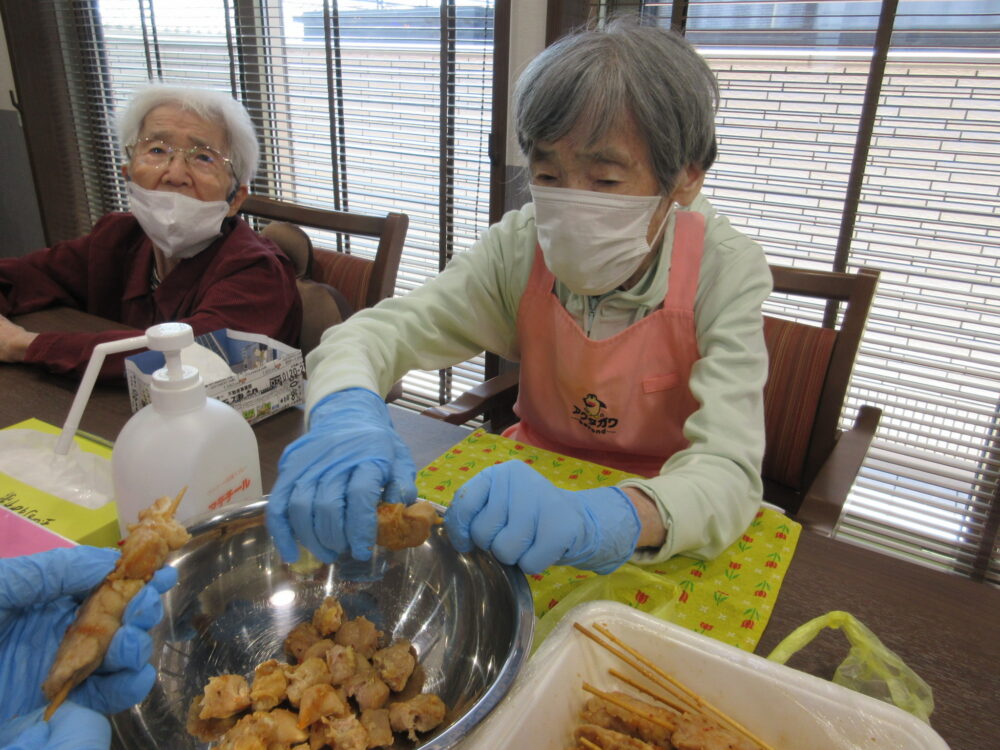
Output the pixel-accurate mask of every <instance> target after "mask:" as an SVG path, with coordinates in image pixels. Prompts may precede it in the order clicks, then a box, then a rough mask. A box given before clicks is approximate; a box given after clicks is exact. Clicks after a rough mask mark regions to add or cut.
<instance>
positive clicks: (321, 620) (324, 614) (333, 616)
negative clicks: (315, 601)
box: [312, 596, 344, 637]
mask: <svg viewBox="0 0 1000 750" xmlns="http://www.w3.org/2000/svg"><path fill="white" fill-rule="evenodd" d="M343 622H344V608H343V607H342V606H340V602H339V601H337V598H336V597H334V596H328V597H326V599H324V600H323V603H322V604H321V605H319V609H317V610H316V611H315V612H313V618H312V624H313V627H314V628H316V632H318V633H319V634H320V635H321V636H323V637H326V636H328V635H330V634H331V633H336V632H337V631H338V630H340V625H341V623H343Z"/></svg>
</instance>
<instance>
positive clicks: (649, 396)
mask: <svg viewBox="0 0 1000 750" xmlns="http://www.w3.org/2000/svg"><path fill="white" fill-rule="evenodd" d="M717 102H718V88H717V83H716V80H715V77H714V76H713V74H712V73H711V71H710V70H709V68H708V66H707V65H706V64H705V62H704V60H703V59H702V58H701V57H700V56H699V55H698V54H697V53H696V52H695V50H694V49H693V48H692V47H691V46H690V45H689V44H688V43H687V42H686V41H685V40H684V39H683V37H681V36H679V35H677V34H675V33H673V32H670V31H667V30H665V29H661V28H656V27H652V26H643V25H641V24H638V23H635V22H634V21H633V20H631V19H619V21H617V22H615V23H612V24H610V25H608V26H607V27H606V28H604V29H601V30H589V31H584V32H581V33H579V34H575V35H573V36H570V37H567V38H565V39H563V40H561V41H559V42H557V43H556V44H554V45H553V46H551V47H549V48H548V49H546V50H545V51H544V52H543V53H542V54H541V55H540V56H539V57H537V58H536V59H535V60H534V61H533V62H532V63H531V64H530V65H529V66H528V67H527V69H526V70H525V71H524V73H523V74H522V76H521V77H520V80H519V82H518V85H517V89H516V94H515V113H516V114H515V125H516V128H517V136H518V139H519V142H520V145H521V148H522V150H523V151H524V154H525V156H526V157H527V159H528V171H529V174H530V190H531V195H532V202H531V203H529V204H528V205H526V206H525V207H524V208H522V209H520V210H517V211H512V212H510V213H508V214H507V215H506V216H504V217H503V218H502V219H501V220H500V221H499V222H498V223H497V224H495V225H494V226H492V227H490V228H489V229H488V230H487V231H486V232H485V233H484V235H483V236H482V237H481V238H480V239H479V241H478V242H477V243H476V244H475V246H473V247H472V249H471V250H470V251H469V252H467V253H460V254H457V255H456V256H455V258H454V259H453V260H452V261H451V263H450V264H449V265H448V267H447V268H446V269H445V271H444V272H443V273H442V274H441V275H440V276H438V277H437V278H435V279H433V280H432V281H430V282H428V283H427V284H425V285H424V286H423V287H421V288H419V289H416V290H414V291H413V292H411V293H410V294H409V295H407V296H406V297H402V298H397V299H392V300H386V301H384V302H382V303H381V304H379V305H378V306H376V307H375V308H374V309H371V310H366V311H363V312H361V313H358V314H357V315H355V316H354V317H352V318H351V319H350V320H349V321H347V322H346V323H345V324H342V325H339V326H337V327H336V328H335V329H332V330H330V331H329V332H328V333H327V334H326V335H325V336H324V338H323V342H322V343H321V344H320V346H319V347H318V348H317V349H316V350H314V351H313V352H312V353H311V354H310V356H309V359H308V363H307V365H308V369H309V381H310V382H309V388H308V394H307V408H308V409H309V431H308V433H307V434H306V435H304V436H303V437H302V438H300V439H299V440H298V441H296V442H295V443H293V444H292V445H291V446H289V448H288V449H286V451H285V453H284V455H283V456H282V459H281V462H280V474H279V478H278V481H277V483H276V485H275V487H274V489H273V490H272V493H271V498H270V503H269V508H268V525H269V528H270V531H271V533H272V535H273V536H274V538H275V540H276V542H277V544H278V547H279V549H280V551H281V553H282V555H283V556H284V557H285V558H286V559H294V558H295V557H296V556H297V551H296V545H295V540H296V539H297V540H298V541H300V542H301V543H303V544H304V545H305V546H306V547H307V548H309V549H310V550H311V551H312V552H314V553H315V554H316V555H317V556H318V557H320V558H321V559H324V560H327V561H329V560H332V559H335V558H336V557H337V556H338V555H341V554H345V553H349V554H351V555H353V556H354V557H356V558H360V559H367V558H368V556H370V554H371V552H370V548H371V546H372V545H373V543H374V541H375V505H376V503H377V502H378V501H379V500H380V499H382V498H386V499H390V500H393V499H394V500H403V501H406V500H408V499H410V498H412V497H413V496H414V494H415V487H414V470H413V463H412V461H411V460H410V459H409V456H408V454H407V452H406V448H405V447H404V446H403V444H402V442H401V441H400V440H399V439H398V436H397V435H395V433H394V432H393V428H392V425H391V423H390V421H389V419H388V416H387V414H386V410H385V406H384V404H383V403H382V394H385V393H386V391H387V390H388V388H389V387H390V386H391V384H392V383H394V382H395V381H396V380H397V379H398V378H399V377H400V376H401V375H402V374H403V373H405V372H406V371H407V370H409V369H413V368H420V369H425V370H433V369H435V368H439V367H445V366H447V365H451V364H455V363H457V362H460V361H462V360H464V359H466V358H468V357H471V356H474V355H476V354H478V353H479V352H481V351H483V350H484V349H485V350H488V351H492V352H496V353H498V354H500V355H502V356H504V357H506V358H508V359H511V360H517V361H520V376H519V377H520V383H519V395H518V401H517V405H516V406H515V412H516V413H517V415H518V417H519V418H520V422H518V423H517V424H516V425H514V426H513V427H511V428H510V429H509V430H508V431H507V433H505V434H507V435H508V436H509V437H512V438H515V439H516V440H518V441H522V442H524V443H528V444H531V445H534V446H538V447H540V448H543V449H548V450H552V451H556V452H558V453H561V454H564V455H568V456H573V457H577V458H582V459H586V460H590V461H594V462H596V463H599V464H603V465H606V466H611V467H615V468H618V469H622V470H625V471H628V472H631V473H633V474H636V475H638V477H637V478H634V479H628V480H626V481H623V482H621V483H619V484H618V486H614V487H603V488H600V489H590V490H580V491H568V490H564V489H560V488H557V487H555V486H554V485H553V484H552V483H551V482H549V481H548V480H547V479H546V478H545V477H543V476H542V475H541V474H540V473H538V472H537V471H535V469H533V468H532V467H531V466H529V465H527V464H526V463H523V462H521V461H516V460H515V461H507V462H505V463H500V464H497V465H494V466H489V467H487V468H485V469H484V470H483V471H481V472H480V473H479V474H477V475H476V476H475V477H473V478H472V479H470V480H469V481H468V482H467V483H466V484H465V485H464V486H462V487H461V488H460V489H459V490H458V491H457V492H456V493H455V496H454V499H453V501H452V503H451V506H450V508H449V509H448V512H447V514H446V515H445V525H446V527H447V530H448V535H449V538H450V539H451V541H452V542H453V543H454V544H455V546H456V547H458V548H459V549H461V550H467V549H471V548H472V546H473V545H475V546H478V547H480V548H483V549H486V550H489V551H491V552H492V553H493V554H494V555H495V556H496V557H497V558H498V559H500V560H501V561H502V562H504V563H508V564H516V565H519V566H520V567H521V568H522V569H523V570H524V571H525V572H528V573H537V572H539V571H541V570H543V569H545V568H547V567H548V566H550V565H553V564H562V565H573V566H576V567H579V568H585V569H590V570H595V571H598V572H601V573H607V572H610V571H612V570H614V569H615V568H617V567H618V566H619V565H621V564H622V563H624V562H626V561H628V560H634V561H636V562H656V561H660V560H664V559H666V558H668V557H670V556H672V555H675V554H678V553H686V554H690V555H695V556H699V557H703V558H710V557H713V556H715V555H717V554H719V553H720V552H721V551H722V550H724V549H725V548H726V546H727V545H729V544H730V543H732V542H733V541H734V540H735V539H736V538H738V536H739V534H740V533H741V532H742V531H743V530H744V529H745V528H746V526H747V525H748V524H749V523H750V521H751V520H752V519H753V517H754V513H755V512H756V510H757V508H758V507H759V504H760V500H761V480H760V464H761V458H762V455H763V449H764V423H763V387H764V381H765V378H766V372H767V353H766V349H765V346H764V337H763V319H762V314H761V304H762V302H763V300H764V299H765V298H766V297H767V296H768V294H769V293H770V291H771V275H770V272H769V269H768V266H767V262H766V260H765V257H764V253H763V251H762V250H761V248H760V247H759V246H758V245H757V244H756V243H755V242H753V241H752V240H750V239H748V238H746V237H745V236H743V235H742V234H740V233H739V232H737V231H736V230H735V229H733V228H732V227H731V226H730V224H729V222H728V221H727V220H726V219H725V218H724V217H722V216H720V215H719V214H718V213H716V211H715V210H714V209H713V207H712V206H711V204H710V203H709V202H708V200H706V199H705V198H704V197H703V196H702V195H701V187H702V183H703V181H704V179H705V173H706V171H707V170H708V169H709V167H711V166H712V163H713V160H714V159H715V155H716V138H715V127H714V117H715V111H716V108H717Z"/></svg>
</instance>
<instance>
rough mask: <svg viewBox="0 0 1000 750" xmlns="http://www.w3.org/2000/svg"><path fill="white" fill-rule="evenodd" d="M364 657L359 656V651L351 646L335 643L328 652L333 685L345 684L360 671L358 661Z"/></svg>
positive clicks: (327, 662)
mask: <svg viewBox="0 0 1000 750" xmlns="http://www.w3.org/2000/svg"><path fill="white" fill-rule="evenodd" d="M359 659H360V660H364V657H363V656H361V657H359V656H358V652H357V651H355V650H354V648H353V647H351V646H341V645H340V644H339V643H337V644H334V646H333V648H331V649H330V650H329V651H327V652H326V664H327V667H329V669H330V683H331V684H332V685H343V684H344V683H345V682H346V681H347V680H348V679H349V678H350V677H353V676H354V673H355V672H357V671H358V662H359Z"/></svg>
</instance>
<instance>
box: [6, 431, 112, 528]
mask: <svg viewBox="0 0 1000 750" xmlns="http://www.w3.org/2000/svg"><path fill="white" fill-rule="evenodd" d="M4 429H21V430H35V431H37V432H43V433H47V434H50V435H58V434H59V432H60V429H59V428H58V427H54V426H52V425H50V424H48V423H46V422H42V421H41V420H39V419H28V420H25V421H24V422H19V423H18V424H14V425H11V426H10V427H6V428H4ZM73 439H74V441H75V442H76V444H77V445H78V446H79V447H80V449H81V450H83V451H86V452H87V453H92V454H94V455H97V456H100V457H102V458H105V459H110V458H111V449H110V448H108V447H107V446H104V445H101V444H99V443H95V442H93V441H91V440H88V439H86V438H84V437H80V436H79V435H76V436H74V438H73ZM0 506H3V507H4V508H6V509H7V510H9V511H10V512H12V513H16V514H18V515H19V516H21V517H22V518H25V519H27V520H29V521H32V522H34V523H36V524H38V525H39V526H42V527H44V528H45V529H48V530H49V531H53V532H55V533H57V534H60V535H61V536H64V537H66V538H67V539H72V540H73V541H75V542H78V543H79V544H90V545H93V546H96V547H113V546H115V545H116V544H118V541H119V539H120V538H121V535H120V533H119V530H118V509H117V507H116V506H115V503H114V501H113V500H112V501H110V502H108V503H106V504H105V505H103V506H101V507H100V508H97V509H94V510H92V509H90V508H83V507H81V506H79V505H76V504H75V503H71V502H69V501H68V500H63V499H62V498H59V497H56V496H55V495H52V494H49V493H48V492H44V491H42V490H39V489H37V488H35V487H32V486H31V485H28V484H25V483H24V482H21V481H20V480H18V479H15V478H14V477H12V476H10V475H9V474H5V473H3V472H0Z"/></svg>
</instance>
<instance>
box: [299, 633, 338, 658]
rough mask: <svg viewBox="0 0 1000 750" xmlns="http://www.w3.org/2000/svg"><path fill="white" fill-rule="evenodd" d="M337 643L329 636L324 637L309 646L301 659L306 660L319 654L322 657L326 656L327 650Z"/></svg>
mask: <svg viewBox="0 0 1000 750" xmlns="http://www.w3.org/2000/svg"><path fill="white" fill-rule="evenodd" d="M335 645H336V644H335V643H334V642H333V641H331V640H330V639H329V638H323V639H322V640H319V641H316V642H315V643H314V644H313V645H311V646H310V647H309V648H307V649H306V650H305V651H304V652H303V654H302V659H301V661H305V660H306V659H309V658H311V657H313V656H318V657H319V658H320V659H325V658H326V652H327V651H329V650H330V649H331V648H333V647H334V646H335Z"/></svg>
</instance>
